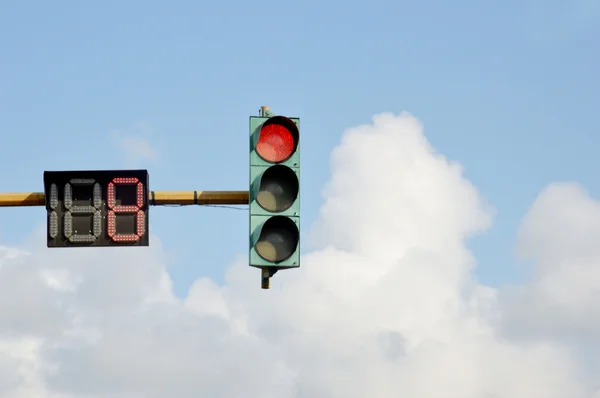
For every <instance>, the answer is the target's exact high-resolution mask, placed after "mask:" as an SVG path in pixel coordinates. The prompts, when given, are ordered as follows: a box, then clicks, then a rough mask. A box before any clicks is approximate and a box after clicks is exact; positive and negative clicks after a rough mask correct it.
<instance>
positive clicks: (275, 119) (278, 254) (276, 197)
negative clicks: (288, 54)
mask: <svg viewBox="0 0 600 398" xmlns="http://www.w3.org/2000/svg"><path fill="white" fill-rule="evenodd" d="M299 126H300V119H298V118H288V117H284V116H274V115H271V114H270V112H269V111H263V112H262V113H261V116H251V117H250V189H249V206H250V265H251V266H253V267H257V268H260V269H262V271H263V278H262V280H263V286H262V287H263V288H265V289H267V288H268V281H269V278H270V277H271V276H272V275H273V274H274V273H275V272H277V271H278V270H280V269H286V268H296V267H299V266H300V144H299V140H300V128H299Z"/></svg>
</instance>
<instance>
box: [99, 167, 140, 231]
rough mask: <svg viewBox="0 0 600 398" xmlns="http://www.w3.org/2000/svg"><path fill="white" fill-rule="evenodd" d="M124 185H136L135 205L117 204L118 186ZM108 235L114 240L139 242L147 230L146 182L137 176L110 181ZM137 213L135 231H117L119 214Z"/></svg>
mask: <svg viewBox="0 0 600 398" xmlns="http://www.w3.org/2000/svg"><path fill="white" fill-rule="evenodd" d="M123 185H135V186H136V199H135V205H117V192H116V190H117V187H118V186H123ZM107 205H108V216H107V218H108V236H109V237H110V238H111V239H112V240H113V241H114V242H137V241H138V240H139V239H140V238H141V237H142V236H143V235H144V233H145V232H146V231H145V228H144V227H145V220H144V217H145V214H144V211H143V210H142V208H143V207H144V184H143V183H142V182H140V180H139V179H138V178H135V177H116V178H114V179H113V180H112V181H111V182H110V183H108V195H107ZM120 214H135V218H136V223H135V233H132V234H121V233H118V232H117V222H116V219H117V215H120Z"/></svg>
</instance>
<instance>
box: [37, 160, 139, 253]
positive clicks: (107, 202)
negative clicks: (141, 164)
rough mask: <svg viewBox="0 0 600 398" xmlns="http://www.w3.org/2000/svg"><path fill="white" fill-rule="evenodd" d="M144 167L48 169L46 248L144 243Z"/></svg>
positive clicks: (46, 183) (45, 187)
mask: <svg viewBox="0 0 600 398" xmlns="http://www.w3.org/2000/svg"><path fill="white" fill-rule="evenodd" d="M148 194H149V190H148V171H147V170H93V171H46V172H44V195H45V199H46V212H47V215H48V240H47V241H48V245H47V246H48V247H102V246H104V247H106V246H148V245H149V239H148V222H149V217H148Z"/></svg>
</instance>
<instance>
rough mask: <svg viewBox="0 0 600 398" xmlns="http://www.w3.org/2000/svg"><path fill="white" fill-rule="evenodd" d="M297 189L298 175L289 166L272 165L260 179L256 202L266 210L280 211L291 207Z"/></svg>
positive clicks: (298, 188) (295, 197)
mask: <svg viewBox="0 0 600 398" xmlns="http://www.w3.org/2000/svg"><path fill="white" fill-rule="evenodd" d="M299 190H300V184H299V182H298V176H297V175H296V173H294V171H293V170H292V169H291V168H289V167H287V166H281V165H277V166H272V167H269V168H268V169H267V170H266V171H265V172H264V174H263V175H262V177H261V179H260V188H259V191H258V194H257V195H256V202H257V203H258V205H259V206H260V207H262V208H263V209H265V210H267V211H270V212H273V213H280V212H282V211H285V210H287V209H289V208H290V207H292V205H293V204H294V202H295V201H296V199H298V192H299Z"/></svg>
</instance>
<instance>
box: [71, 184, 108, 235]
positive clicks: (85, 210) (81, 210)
mask: <svg viewBox="0 0 600 398" xmlns="http://www.w3.org/2000/svg"><path fill="white" fill-rule="evenodd" d="M73 186H78V187H82V188H83V187H85V188H91V190H92V195H91V196H92V200H91V202H92V205H74V204H73ZM101 206H102V189H101V188H100V184H98V183H97V182H96V180H94V179H75V178H73V179H71V180H70V181H69V182H68V183H66V184H65V186H64V195H63V207H64V208H65V211H66V213H65V215H64V217H63V233H64V235H65V238H67V239H68V240H69V241H70V242H80V243H86V242H87V243H89V242H94V241H95V240H96V239H98V237H100V234H102V213H100V209H101ZM73 216H88V217H90V216H91V220H90V221H91V226H92V228H91V230H88V231H74V228H73Z"/></svg>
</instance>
